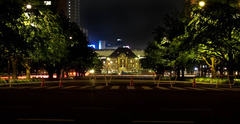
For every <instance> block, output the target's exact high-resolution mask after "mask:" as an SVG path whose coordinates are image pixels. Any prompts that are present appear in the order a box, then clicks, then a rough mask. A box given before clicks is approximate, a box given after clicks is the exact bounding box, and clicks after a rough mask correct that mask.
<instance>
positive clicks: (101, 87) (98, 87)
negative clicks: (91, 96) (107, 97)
mask: <svg viewBox="0 0 240 124" xmlns="http://www.w3.org/2000/svg"><path fill="white" fill-rule="evenodd" d="M104 87H105V86H96V87H95V89H97V90H100V89H103V88H104Z"/></svg>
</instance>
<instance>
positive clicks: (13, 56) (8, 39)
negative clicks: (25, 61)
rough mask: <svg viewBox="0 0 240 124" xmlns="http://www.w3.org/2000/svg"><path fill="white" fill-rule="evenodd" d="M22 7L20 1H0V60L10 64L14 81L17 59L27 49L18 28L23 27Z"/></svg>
mask: <svg viewBox="0 0 240 124" xmlns="http://www.w3.org/2000/svg"><path fill="white" fill-rule="evenodd" d="M22 6H23V4H22V3H21V2H20V1H15V0H8V1H0V52H1V53H3V54H1V58H2V59H8V61H11V62H12V68H13V80H14V81H15V79H16V78H17V59H18V58H19V56H20V55H22V54H24V53H26V48H28V47H29V46H28V44H27V43H26V42H25V41H24V37H23V36H22V35H20V32H21V31H20V29H19V27H24V25H22V24H21V21H22V19H23V18H21V15H22V13H23V9H22ZM8 67H10V66H8Z"/></svg>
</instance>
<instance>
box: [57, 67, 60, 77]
mask: <svg viewBox="0 0 240 124" xmlns="http://www.w3.org/2000/svg"><path fill="white" fill-rule="evenodd" d="M60 77H61V69H60V68H57V78H59V79H60Z"/></svg>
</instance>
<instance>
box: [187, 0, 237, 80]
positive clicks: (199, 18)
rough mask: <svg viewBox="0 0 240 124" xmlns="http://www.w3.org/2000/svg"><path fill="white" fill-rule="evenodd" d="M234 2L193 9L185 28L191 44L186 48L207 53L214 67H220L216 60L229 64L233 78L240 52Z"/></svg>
mask: <svg viewBox="0 0 240 124" xmlns="http://www.w3.org/2000/svg"><path fill="white" fill-rule="evenodd" d="M234 2H235V1H230V0H222V1H209V2H208V3H207V4H206V6H205V7H204V8H199V7H196V6H193V7H192V12H191V18H189V24H188V27H187V28H186V29H187V30H186V35H187V36H188V40H185V43H184V46H185V48H187V47H200V48H199V51H200V54H201V53H204V54H205V55H207V57H208V58H211V60H212V61H213V63H212V64H210V63H209V65H212V67H214V66H216V64H217V63H218V62H215V60H218V61H220V60H221V61H223V62H225V63H227V67H228V70H229V75H233V71H234V68H235V66H234V63H235V60H236V56H237V55H238V54H239V50H240V49H239V47H240V46H239V45H240V34H239V31H240V16H239V8H238V7H237V6H236V4H233V3H234ZM204 60H206V59H204ZM213 72H214V71H213Z"/></svg>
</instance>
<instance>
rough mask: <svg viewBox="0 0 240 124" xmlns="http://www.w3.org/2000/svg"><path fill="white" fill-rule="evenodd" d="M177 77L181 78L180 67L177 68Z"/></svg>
mask: <svg viewBox="0 0 240 124" xmlns="http://www.w3.org/2000/svg"><path fill="white" fill-rule="evenodd" d="M177 78H178V79H179V78H180V67H178V68H177Z"/></svg>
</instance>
